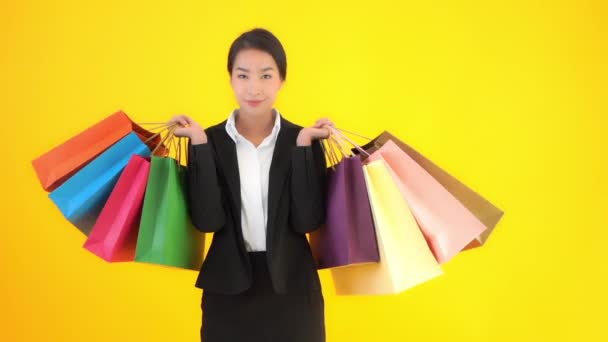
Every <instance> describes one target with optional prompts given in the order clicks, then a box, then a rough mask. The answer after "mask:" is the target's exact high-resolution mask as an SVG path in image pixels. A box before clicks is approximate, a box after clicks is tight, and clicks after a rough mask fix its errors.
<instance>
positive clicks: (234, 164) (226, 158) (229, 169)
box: [216, 121, 241, 227]
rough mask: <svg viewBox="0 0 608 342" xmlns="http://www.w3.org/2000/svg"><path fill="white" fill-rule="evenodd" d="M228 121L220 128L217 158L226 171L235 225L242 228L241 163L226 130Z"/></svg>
mask: <svg viewBox="0 0 608 342" xmlns="http://www.w3.org/2000/svg"><path fill="white" fill-rule="evenodd" d="M225 124H226V121H224V122H223V123H222V124H221V125H220V127H221V129H220V130H219V134H218V139H217V143H216V145H217V146H216V150H217V158H218V161H219V163H220V165H221V167H222V168H221V169H222V170H223V171H224V176H225V177H226V182H227V183H228V189H229V192H230V195H231V196H230V200H231V201H232V207H233V208H235V215H236V217H235V220H236V221H235V223H236V224H237V225H238V226H239V227H240V226H241V178H240V175H239V163H238V159H237V155H236V144H235V143H234V140H232V138H230V136H229V135H228V133H227V132H226V130H225Z"/></svg>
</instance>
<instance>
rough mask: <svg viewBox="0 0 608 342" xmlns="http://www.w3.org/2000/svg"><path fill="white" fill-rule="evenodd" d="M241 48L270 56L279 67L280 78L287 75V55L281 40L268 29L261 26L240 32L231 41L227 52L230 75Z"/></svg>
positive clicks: (283, 78) (282, 78)
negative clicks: (259, 51)
mask: <svg viewBox="0 0 608 342" xmlns="http://www.w3.org/2000/svg"><path fill="white" fill-rule="evenodd" d="M243 49H257V50H261V51H264V52H267V53H268V54H270V55H271V56H272V58H273V59H274V62H275V63H276V64H277V67H278V68H279V75H280V76H281V80H283V81H284V80H285V78H286V77H287V57H286V56H285V50H284V49H283V45H281V42H280V41H279V40H278V39H277V37H275V36H274V35H273V34H272V33H271V32H270V31H268V30H266V29H263V28H254V29H252V30H250V31H247V32H244V33H242V34H241V35H240V36H239V37H238V38H236V39H235V40H234V42H232V45H231V46H230V51H229V52H228V73H229V74H230V76H232V66H233V65H234V60H235V59H236V55H237V54H238V53H239V51H241V50H243Z"/></svg>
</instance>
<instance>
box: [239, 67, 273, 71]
mask: <svg viewBox="0 0 608 342" xmlns="http://www.w3.org/2000/svg"><path fill="white" fill-rule="evenodd" d="M236 70H242V71H244V72H249V69H245V68H243V67H237V68H236ZM268 70H273V67H265V68H263V69H261V70H260V71H268Z"/></svg>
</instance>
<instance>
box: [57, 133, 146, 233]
mask: <svg viewBox="0 0 608 342" xmlns="http://www.w3.org/2000/svg"><path fill="white" fill-rule="evenodd" d="M133 154H138V155H140V156H143V157H148V156H149V155H150V149H149V148H148V146H146V144H144V143H143V142H142V141H141V139H140V138H139V137H138V136H137V134H135V133H134V132H131V133H129V134H127V135H126V136H125V137H124V138H122V139H120V140H119V141H118V142H117V143H115V144H114V145H112V146H111V147H110V148H108V149H107V150H106V151H105V152H103V153H102V154H100V155H99V156H98V157H97V158H95V159H93V160H92V161H91V162H90V163H88V164H87V165H86V166H85V167H83V168H82V169H81V170H80V171H78V172H77V173H75V174H74V175H73V176H72V177H70V178H68V180H66V181H65V182H64V183H63V184H61V185H60V186H59V187H58V188H57V189H55V190H53V191H52V192H51V193H49V198H50V199H51V200H52V201H53V202H54V203H55V205H56V206H57V207H58V208H59V210H60V211H61V213H62V214H63V215H64V216H65V218H66V219H68V220H69V221H70V222H71V223H72V224H74V225H75V226H76V227H77V228H78V229H80V230H81V231H82V232H83V233H84V234H85V235H87V236H88V235H89V233H90V232H91V229H92V228H93V225H94V224H95V221H96V220H97V217H98V216H99V213H100V212H101V209H102V208H103V206H104V205H105V203H106V201H107V199H108V197H109V196H110V193H111V192H112V189H113V188H114V185H116V182H117V181H118V177H119V176H120V174H121V172H122V171H123V169H124V168H125V166H126V165H127V163H128V162H129V159H131V156H132V155H133Z"/></svg>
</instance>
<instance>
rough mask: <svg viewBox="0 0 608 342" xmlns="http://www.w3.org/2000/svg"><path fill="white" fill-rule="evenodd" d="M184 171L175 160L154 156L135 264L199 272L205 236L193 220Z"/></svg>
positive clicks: (183, 167)
mask: <svg viewBox="0 0 608 342" xmlns="http://www.w3.org/2000/svg"><path fill="white" fill-rule="evenodd" d="M185 172H186V171H185V166H183V165H181V164H180V163H179V162H178V161H176V160H175V159H173V158H170V157H157V156H152V158H151V165H150V175H149V176H148V184H147V186H146V194H145V197H144V204H143V209H142V215H141V221H140V225H139V235H138V237H137V247H136V251H135V261H140V262H146V263H152V264H158V265H166V266H173V267H179V268H185V269H191V270H199V269H200V267H201V265H202V263H203V254H204V244H205V234H204V233H202V232H200V231H199V230H197V229H196V228H194V226H193V225H192V222H191V221H190V216H189V214H188V207H187V205H188V202H187V200H186V189H185V186H186V185H185V184H186V179H185V175H186V173H185Z"/></svg>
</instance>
